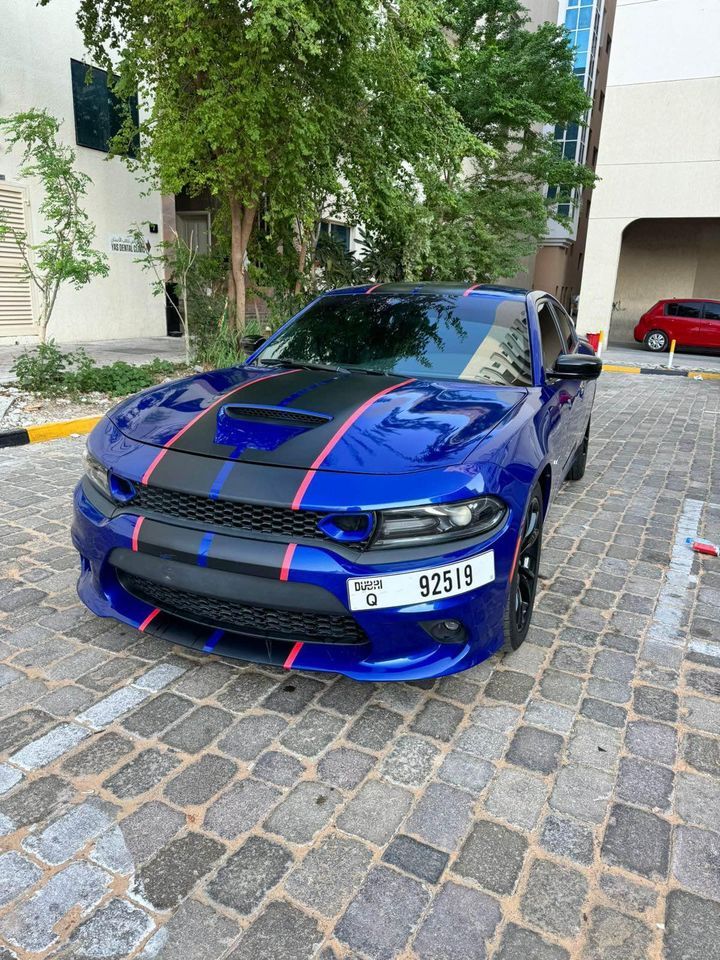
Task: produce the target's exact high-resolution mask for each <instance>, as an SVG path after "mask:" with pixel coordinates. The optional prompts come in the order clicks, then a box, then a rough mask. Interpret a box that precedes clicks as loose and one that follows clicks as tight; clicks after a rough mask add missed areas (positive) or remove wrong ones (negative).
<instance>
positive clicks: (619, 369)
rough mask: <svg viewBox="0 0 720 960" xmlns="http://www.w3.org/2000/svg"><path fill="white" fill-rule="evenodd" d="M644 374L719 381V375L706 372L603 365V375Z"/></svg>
mask: <svg viewBox="0 0 720 960" xmlns="http://www.w3.org/2000/svg"><path fill="white" fill-rule="evenodd" d="M606 372H607V373H646V374H650V375H651V376H656V377H688V378H689V379H690V380H720V373H711V372H710V371H706V370H668V369H667V367H633V366H627V365H625V364H618V363H603V373H606Z"/></svg>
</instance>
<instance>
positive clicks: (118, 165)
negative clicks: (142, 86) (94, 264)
mask: <svg viewBox="0 0 720 960" xmlns="http://www.w3.org/2000/svg"><path fill="white" fill-rule="evenodd" d="M76 12H77V11H76V2H75V0H53V2H52V3H50V4H48V5H47V6H46V7H39V6H37V5H36V4H35V3H29V2H18V0H0V14H1V16H0V22H2V30H0V64H2V78H1V80H0V116H8V115H10V114H14V113H18V112H20V111H25V110H29V109H31V108H37V109H44V110H47V111H48V112H49V113H50V114H52V115H53V116H55V117H57V118H58V119H59V120H61V121H62V124H61V131H60V137H61V139H62V141H63V142H64V143H66V144H69V145H71V146H72V147H73V149H74V150H75V152H76V155H77V168H78V169H79V170H81V171H82V172H84V173H87V174H88V175H89V176H90V178H91V180H92V184H91V185H90V186H89V187H88V193H87V197H86V198H85V200H84V203H83V206H84V209H85V210H86V212H87V214H88V216H89V217H90V219H91V221H92V222H93V223H94V224H95V227H96V238H95V247H96V248H97V249H98V250H101V251H103V252H104V253H105V254H106V255H107V257H108V262H109V266H110V273H109V275H108V277H107V278H96V279H94V280H92V281H91V282H90V283H89V284H88V285H87V286H85V287H83V288H82V289H81V290H74V289H73V288H70V287H67V286H63V288H62V289H61V291H60V294H59V296H58V299H57V303H56V306H55V310H54V312H53V315H52V318H51V320H50V326H49V328H48V336H49V337H53V338H54V339H56V340H58V341H60V342H67V341H74V340H104V339H116V338H123V337H138V336H145V337H146V336H161V335H163V334H164V333H165V332H166V321H165V304H164V302H163V298H162V297H157V296H154V295H153V291H152V287H151V283H150V278H149V276H148V274H147V273H144V272H143V270H142V267H141V266H140V264H138V263H136V262H135V260H136V258H137V253H134V252H133V249H132V243H131V242H130V238H129V236H128V235H129V233H130V231H131V229H132V228H133V225H135V224H138V225H140V224H142V225H143V226H142V231H143V233H144V236H145V241H146V243H149V244H151V247H152V246H154V245H155V244H156V243H157V242H158V241H159V240H160V239H161V238H162V222H163V211H162V203H161V197H160V194H159V193H156V192H153V193H150V194H149V195H148V194H146V192H145V191H146V187H144V186H143V185H141V184H140V183H139V182H138V181H137V179H136V178H135V176H134V175H133V174H132V173H131V172H130V171H129V170H128V168H127V166H126V165H125V163H124V162H123V160H122V159H120V158H114V159H108V153H107V146H108V143H107V141H108V138H109V137H110V136H112V133H113V131H114V129H115V128H116V121H117V110H116V104H114V102H113V97H112V94H111V93H110V91H108V89H107V83H106V79H107V78H106V76H105V74H104V72H103V71H99V70H90V71H88V67H90V68H91V67H92V66H93V65H92V64H88V63H87V55H86V52H85V48H84V45H83V40H82V36H81V34H80V31H79V30H78V29H77V27H76V23H75V16H76ZM88 81H89V82H88ZM19 166H20V156H19V153H18V151H17V150H14V151H13V152H12V153H10V154H7V153H5V151H4V145H3V144H2V141H1V140H0V208H2V209H3V210H4V211H5V213H6V216H8V218H9V219H11V220H12V222H13V223H14V224H16V225H17V226H18V227H20V228H21V229H25V230H27V232H28V235H29V238H30V242H34V243H37V242H39V241H40V240H41V239H42V229H43V223H42V221H41V218H40V214H39V209H38V208H39V205H40V202H41V201H42V191H41V188H40V186H39V184H38V183H35V182H27V181H24V180H23V179H22V178H21V177H20V174H19V169H18V168H19ZM148 224H152V225H153V226H152V227H149V226H148ZM155 229H157V232H155ZM19 266H20V258H19V254H18V250H17V247H16V245H15V244H14V242H13V241H12V240H10V239H9V238H6V239H5V241H4V242H0V343H1V342H3V341H8V340H12V341H16V340H20V341H23V340H28V341H29V342H31V341H32V340H33V339H34V338H35V337H36V335H37V327H36V319H37V313H38V304H37V301H36V299H35V291H34V290H33V288H32V285H31V284H30V283H29V282H28V281H27V280H24V279H23V278H22V276H21V274H20V271H19Z"/></svg>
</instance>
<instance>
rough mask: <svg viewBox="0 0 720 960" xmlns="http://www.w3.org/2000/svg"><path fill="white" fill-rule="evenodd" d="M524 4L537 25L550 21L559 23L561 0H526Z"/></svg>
mask: <svg viewBox="0 0 720 960" xmlns="http://www.w3.org/2000/svg"><path fill="white" fill-rule="evenodd" d="M523 6H524V7H525V8H526V9H527V12H528V13H529V14H530V19H531V20H532V22H533V23H534V24H535V25H536V26H539V25H540V24H541V23H547V22H548V21H550V22H551V23H557V19H558V10H559V7H560V4H559V0H525V2H524V3H523Z"/></svg>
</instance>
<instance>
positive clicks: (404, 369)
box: [258, 294, 532, 386]
mask: <svg viewBox="0 0 720 960" xmlns="http://www.w3.org/2000/svg"><path fill="white" fill-rule="evenodd" d="M271 360H283V361H290V360H293V361H296V362H303V363H315V364H322V365H324V366H329V367H336V366H341V367H347V368H350V369H351V368H353V367H356V368H364V369H366V370H374V371H382V372H388V373H397V374H399V375H403V376H411V377H412V376H415V377H427V378H440V379H442V378H447V379H452V380H456V379H459V380H476V381H480V382H485V383H497V384H515V385H522V386H529V385H530V384H531V382H532V380H531V372H530V346H529V341H528V329H527V313H526V310H525V304H524V303H522V302H520V301H517V300H501V299H498V298H496V297H480V296H475V297H455V296H447V295H443V294H438V295H431V294H423V295H420V296H402V295H399V296H392V295H378V294H376V295H372V294H371V295H370V296H365V295H362V294H360V295H349V296H339V297H338V296H334V297H333V296H330V297H324V298H323V299H322V300H319V301H318V302H317V303H316V304H315V305H314V306H313V307H311V308H310V309H309V310H308V311H307V313H305V314H303V316H302V317H300V318H299V319H298V320H297V321H296V322H295V323H293V324H292V325H291V326H290V327H288V329H287V330H285V331H284V332H283V333H281V334H280V336H279V337H278V338H277V339H276V340H275V341H274V342H273V343H271V344H269V345H268V347H267V348H266V349H265V350H264V351H263V352H262V353H261V355H260V357H259V360H258V362H260V363H263V362H265V361H271Z"/></svg>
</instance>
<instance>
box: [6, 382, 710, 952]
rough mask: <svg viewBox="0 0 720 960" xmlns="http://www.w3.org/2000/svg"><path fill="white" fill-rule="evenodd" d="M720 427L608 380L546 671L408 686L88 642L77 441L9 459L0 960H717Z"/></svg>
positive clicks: (573, 508) (541, 664) (570, 514)
mask: <svg viewBox="0 0 720 960" xmlns="http://www.w3.org/2000/svg"><path fill="white" fill-rule="evenodd" d="M719 421H720V389H719V388H718V386H717V385H715V384H711V383H696V382H690V381H687V380H684V379H662V378H649V377H635V378H631V377H613V376H611V375H608V376H605V377H604V378H603V379H602V380H601V381H600V384H599V388H598V402H597V408H596V412H595V416H594V421H593V441H592V447H591V458H590V463H589V467H588V472H587V475H586V478H585V479H584V480H583V481H582V482H580V483H578V484H575V485H567V486H565V488H564V489H563V490H562V492H561V494H560V497H559V500H558V502H557V503H556V504H555V506H554V508H553V511H552V512H551V514H550V516H549V519H548V524H547V528H546V532H547V539H546V546H545V551H544V557H543V574H544V578H543V581H542V589H541V592H540V594H539V597H538V605H537V610H536V616H535V620H534V625H533V628H532V631H531V635H530V638H529V640H528V642H527V643H526V644H525V645H524V646H523V647H522V648H521V650H519V651H517V652H516V653H515V654H512V655H511V656H509V657H507V658H506V659H505V660H500V659H499V658H497V657H496V658H494V659H493V660H492V661H491V662H489V663H486V664H483V665H481V666H479V667H477V668H476V669H474V670H471V671H469V672H467V673H464V674H461V675H459V676H456V677H450V678H446V679H443V680H438V681H436V682H423V683H417V684H396V685H375V684H366V685H361V684H357V683H354V682H352V681H349V680H347V679H343V678H337V677H332V676H320V675H317V676H314V675H307V674H306V675H301V674H295V673H284V672H283V671H281V670H277V669H274V668H269V667H260V666H253V665H242V664H236V663H231V662H229V661H222V660H219V659H217V658H212V657H210V658H208V657H196V656H194V655H190V654H189V653H188V652H187V651H185V650H182V649H180V648H171V647H169V646H167V645H165V644H163V643H161V642H159V641H157V640H154V639H152V638H148V637H146V636H141V635H140V634H138V633H136V632H135V631H133V630H130V629H127V628H125V627H122V626H120V625H118V624H116V623H113V622H112V621H106V620H99V619H96V618H94V617H93V616H91V615H90V614H89V613H87V612H86V611H85V610H84V609H83V608H82V607H81V606H80V604H79V603H78V601H77V599H76V596H75V591H74V581H75V576H76V568H77V560H76V557H75V554H74V552H73V550H72V548H71V545H70V537H69V524H70V497H71V491H72V487H73V485H74V482H75V481H76V478H77V476H78V473H79V471H80V469H81V465H80V454H81V449H82V442H81V441H80V440H65V441H58V442H55V443H46V444H41V445H37V446H31V447H25V448H22V449H18V450H4V451H0V490H1V495H0V518H1V520H2V524H1V526H0V569H1V571H2V578H1V579H0V957H2V958H3V960H7V958H14V957H15V958H20V960H30V958H33V960H44V958H45V957H53V958H58V960H81V958H86V960H91V958H93V960H99V958H105V960H108V958H112V957H115V958H118V960H120V958H135V957H138V958H142V960H155V958H157V960H180V958H182V960H220V958H231V960H246V958H247V960H250V958H251V960H261V958H262V960H272V958H278V960H279V958H282V960H306V958H310V957H317V958H321V960H331V958H336V960H343V958H353V960H354V958H372V960H375V958H378V960H384V958H388V960H389V958H393V957H398V958H401V960H412V958H416V960H482V958H483V957H491V958H493V960H568V958H576V957H577V958H580V960H661V958H664V960H694V958H697V960H713V958H715V960H718V958H720V623H719V620H720V618H719V617H718V613H719V611H720V560H716V559H713V558H698V557H696V556H693V555H692V554H691V553H690V551H689V550H688V548H687V547H686V545H685V542H684V541H685V538H686V537H687V536H692V535H695V534H699V535H701V536H702V535H704V536H708V537H710V538H712V539H718V538H719V537H720V457H719V456H718V447H717V436H718V423H719Z"/></svg>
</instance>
